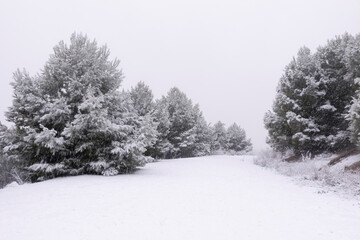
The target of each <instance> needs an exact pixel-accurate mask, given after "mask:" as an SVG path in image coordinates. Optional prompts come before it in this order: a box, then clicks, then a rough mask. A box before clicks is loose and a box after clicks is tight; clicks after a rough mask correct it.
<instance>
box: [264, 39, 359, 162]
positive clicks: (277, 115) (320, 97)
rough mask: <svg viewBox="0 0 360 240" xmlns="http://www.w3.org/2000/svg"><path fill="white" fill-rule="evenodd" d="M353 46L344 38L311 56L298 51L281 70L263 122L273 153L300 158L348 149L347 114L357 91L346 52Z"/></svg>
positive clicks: (305, 50)
mask: <svg viewBox="0 0 360 240" xmlns="http://www.w3.org/2000/svg"><path fill="white" fill-rule="evenodd" d="M353 46H354V38H353V37H352V36H350V35H348V34H345V35H343V36H341V37H336V38H335V39H333V40H330V41H328V43H327V44H326V45H325V46H323V47H320V48H318V50H317V52H316V53H315V54H311V53H310V50H309V49H307V48H302V49H300V51H299V53H298V56H297V58H296V59H294V60H293V61H292V62H291V63H290V64H289V65H288V66H287V67H286V68H285V73H284V75H283V76H282V78H281V79H280V83H279V86H278V89H277V95H276V99H275V102H274V105H273V111H272V112H268V113H266V114H265V118H264V122H265V127H266V128H267V130H268V132H269V138H268V143H269V144H270V145H271V146H272V147H273V148H274V149H276V150H279V151H285V150H293V151H294V153H295V154H296V155H299V154H304V153H307V152H310V153H313V154H316V153H321V152H324V151H336V150H338V149H343V148H347V147H349V146H351V145H352V144H351V142H350V131H349V129H348V128H349V122H348V121H347V119H346V114H347V113H348V109H349V105H350V103H351V99H352V96H354V93H355V87H354V74H355V73H356V70H354V69H356V67H355V68H354V67H353V66H354V64H353V63H351V62H352V61H351V60H349V59H354V57H355V56H351V54H349V49H352V48H353ZM355 65H356V64H355ZM351 66H352V68H353V70H351ZM355 75H356V74H355Z"/></svg>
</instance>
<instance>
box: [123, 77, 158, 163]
mask: <svg viewBox="0 0 360 240" xmlns="http://www.w3.org/2000/svg"><path fill="white" fill-rule="evenodd" d="M129 97H130V100H131V103H132V106H133V109H134V112H135V113H136V115H137V116H138V118H139V119H138V121H139V125H138V127H137V129H138V130H140V131H141V132H142V134H140V135H139V136H143V137H142V139H139V141H140V142H144V143H145V142H147V143H146V146H147V147H146V152H145V154H146V155H147V156H149V155H151V154H152V151H153V146H154V144H155V143H156V141H157V137H158V135H159V132H158V130H157V127H158V124H159V123H158V122H156V120H155V113H154V111H155V103H154V97H153V94H152V91H151V89H150V88H149V86H147V85H146V84H145V83H144V82H139V83H138V84H137V85H136V86H135V87H134V88H131V90H130V92H129Z"/></svg>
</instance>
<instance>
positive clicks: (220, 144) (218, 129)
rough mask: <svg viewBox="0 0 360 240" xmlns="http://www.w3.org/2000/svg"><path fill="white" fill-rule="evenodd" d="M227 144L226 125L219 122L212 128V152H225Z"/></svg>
mask: <svg viewBox="0 0 360 240" xmlns="http://www.w3.org/2000/svg"><path fill="white" fill-rule="evenodd" d="M226 144H227V136H226V128H225V124H224V123H222V122H220V121H218V122H217V123H216V124H215V125H214V126H213V127H212V147H211V148H212V149H211V150H212V152H225V151H226Z"/></svg>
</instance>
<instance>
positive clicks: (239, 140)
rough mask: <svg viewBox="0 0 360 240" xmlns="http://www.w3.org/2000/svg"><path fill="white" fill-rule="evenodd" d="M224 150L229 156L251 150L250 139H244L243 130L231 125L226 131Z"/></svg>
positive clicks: (234, 124)
mask: <svg viewBox="0 0 360 240" xmlns="http://www.w3.org/2000/svg"><path fill="white" fill-rule="evenodd" d="M226 137H227V144H226V150H227V151H228V152H229V153H231V154H242V153H246V152H249V151H251V150H252V144H251V141H250V139H246V133H245V131H244V129H242V128H240V127H239V125H237V124H236V123H233V124H232V125H231V126H230V127H228V129H227V131H226Z"/></svg>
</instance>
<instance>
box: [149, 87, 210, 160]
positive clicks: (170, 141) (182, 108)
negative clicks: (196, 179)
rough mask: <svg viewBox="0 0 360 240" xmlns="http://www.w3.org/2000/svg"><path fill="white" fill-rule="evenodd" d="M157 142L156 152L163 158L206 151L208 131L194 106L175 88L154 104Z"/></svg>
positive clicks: (206, 152)
mask: <svg viewBox="0 0 360 240" xmlns="http://www.w3.org/2000/svg"><path fill="white" fill-rule="evenodd" d="M156 105H157V106H156V111H155V115H156V121H158V123H159V126H158V131H159V133H160V135H159V140H158V142H157V144H156V145H155V149H157V152H159V153H162V154H163V156H164V157H165V158H176V157H193V156H200V155H205V154H208V153H209V152H210V142H211V141H210V140H211V139H210V129H209V126H208V125H207V123H206V121H205V119H204V118H203V116H202V113H201V111H200V109H199V106H198V105H195V106H194V105H193V104H192V101H191V100H190V99H189V98H188V97H187V96H186V95H185V94H184V93H183V92H181V91H180V90H179V89H178V88H172V89H171V90H170V91H169V92H168V94H167V96H166V97H163V98H162V99H161V100H159V101H158V102H157V103H156Z"/></svg>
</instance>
